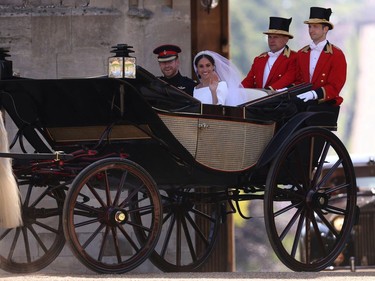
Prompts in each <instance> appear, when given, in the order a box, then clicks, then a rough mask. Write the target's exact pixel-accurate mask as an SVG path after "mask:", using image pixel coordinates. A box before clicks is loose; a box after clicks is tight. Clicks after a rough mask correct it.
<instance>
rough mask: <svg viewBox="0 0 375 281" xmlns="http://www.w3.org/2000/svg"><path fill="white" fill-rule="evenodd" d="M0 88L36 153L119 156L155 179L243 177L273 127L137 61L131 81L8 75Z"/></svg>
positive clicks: (184, 181) (233, 180) (231, 181)
mask: <svg viewBox="0 0 375 281" xmlns="http://www.w3.org/2000/svg"><path fill="white" fill-rule="evenodd" d="M1 88H2V95H1V103H2V106H3V107H4V108H5V109H6V111H7V112H8V114H9V115H10V116H11V118H12V119H13V120H14V122H15V123H16V125H17V126H18V128H19V130H20V134H21V135H23V136H24V137H25V138H26V139H27V140H28V141H29V142H30V143H31V145H32V147H33V148H34V149H35V152H38V153H41V152H52V151H64V152H65V153H71V152H74V151H77V150H79V149H86V150H98V151H100V155H97V157H105V155H112V154H113V153H117V154H118V155H126V157H128V158H129V159H131V160H133V161H134V162H136V163H138V164H140V165H141V166H142V167H144V168H145V169H146V170H147V171H149V173H150V174H151V175H152V177H153V178H154V179H155V180H156V182H157V183H158V184H168V185H171V184H176V185H189V184H194V185H200V186H205V185H209V186H222V187H228V186H231V185H232V186H236V185H238V184H240V183H243V181H244V178H248V177H249V171H250V170H252V168H253V167H255V165H256V164H257V161H258V159H259V158H260V156H261V154H262V153H263V151H264V150H265V148H266V146H267V145H268V143H269V142H270V140H271V139H272V137H273V136H274V134H275V131H276V125H277V123H276V121H275V120H270V119H269V118H264V117H263V118H258V119H257V118H254V114H253V113H251V111H249V110H247V108H246V107H229V106H214V105H205V104H201V103H200V102H199V101H198V100H196V99H194V98H193V97H191V96H189V95H187V94H185V93H184V92H182V91H180V90H178V89H176V88H174V87H173V86H170V85H168V84H166V83H165V82H164V81H162V80H160V79H158V78H156V77H154V76H153V75H152V74H150V73H148V72H147V71H146V70H144V69H143V68H141V67H139V66H138V67H137V78H136V79H111V78H107V77H99V78H88V79H51V80H34V79H18V78H15V79H12V80H7V81H1ZM37 132H39V134H38V133H37ZM289 133H290V132H289ZM40 134H41V135H42V138H41V137H40ZM43 138H44V140H43ZM276 145H277V144H276ZM33 152H34V151H33ZM262 181H263V182H264V179H262Z"/></svg>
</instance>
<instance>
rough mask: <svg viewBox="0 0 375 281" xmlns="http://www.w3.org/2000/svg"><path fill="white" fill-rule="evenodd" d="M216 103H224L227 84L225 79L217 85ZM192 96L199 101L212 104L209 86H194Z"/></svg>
mask: <svg viewBox="0 0 375 281" xmlns="http://www.w3.org/2000/svg"><path fill="white" fill-rule="evenodd" d="M216 94H217V99H218V103H217V104H222V105H224V104H225V100H226V98H227V96H228V86H227V83H226V82H225V81H220V82H219V84H218V85H217V90H216ZM193 97H194V98H196V99H198V100H200V101H201V103H205V104H213V102H212V94H211V91H210V88H209V87H203V88H198V89H197V88H194V92H193Z"/></svg>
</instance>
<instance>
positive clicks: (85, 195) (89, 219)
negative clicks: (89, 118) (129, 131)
mask: <svg viewBox="0 0 375 281" xmlns="http://www.w3.org/2000/svg"><path fill="white" fill-rule="evenodd" d="M132 214H136V216H139V217H141V218H142V219H143V222H144V223H143V224H142V225H140V224H138V222H137V221H134V220H133V219H132V218H133V216H132ZM161 218H162V206H161V201H160V194H159V193H158V190H157V187H156V184H155V182H154V181H153V180H152V178H151V176H150V175H149V174H148V173H147V172H146V171H145V170H144V169H143V168H142V167H140V166H139V165H137V164H135V163H134V162H131V161H129V160H126V159H118V158H107V159H103V160H100V161H97V162H95V163H93V164H91V165H90V166H88V167H86V168H85V169H84V170H82V171H81V172H80V173H79V175H78V176H77V177H76V178H75V180H74V181H73V183H72V186H71V188H70V190H69V192H68V194H67V198H66V201H65V205H64V212H63V224H64V233H65V237H66V240H67V242H68V243H69V246H70V248H71V250H72V252H73V254H74V255H75V256H76V257H77V258H78V259H79V260H80V261H81V262H82V263H83V264H84V265H85V266H86V267H88V268H89V269H91V270H93V271H96V272H99V273H124V272H127V271H130V270H132V269H134V268H136V267H137V266H139V265H140V264H141V263H142V262H143V261H145V260H146V259H147V258H148V257H149V255H150V253H151V252H152V250H153V249H154V246H155V244H156V242H157V240H158V237H159V235H160V230H161ZM138 228H140V229H142V231H144V233H145V239H144V240H143V241H139V240H137V239H136V238H135V237H134V230H137V229H138Z"/></svg>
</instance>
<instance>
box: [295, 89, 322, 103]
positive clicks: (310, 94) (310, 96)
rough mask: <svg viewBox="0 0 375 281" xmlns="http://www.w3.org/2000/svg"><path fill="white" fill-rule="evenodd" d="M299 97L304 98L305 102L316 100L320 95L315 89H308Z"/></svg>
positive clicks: (298, 96)
mask: <svg viewBox="0 0 375 281" xmlns="http://www.w3.org/2000/svg"><path fill="white" fill-rule="evenodd" d="M297 98H299V99H301V100H303V101H304V102H307V101H309V100H316V99H317V98H318V95H317V94H316V92H315V91H308V92H305V93H302V94H299V95H297Z"/></svg>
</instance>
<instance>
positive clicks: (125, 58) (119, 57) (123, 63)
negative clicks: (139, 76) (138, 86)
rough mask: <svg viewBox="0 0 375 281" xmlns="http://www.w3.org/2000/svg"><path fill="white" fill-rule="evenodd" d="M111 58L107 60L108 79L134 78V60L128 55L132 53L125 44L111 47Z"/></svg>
mask: <svg viewBox="0 0 375 281" xmlns="http://www.w3.org/2000/svg"><path fill="white" fill-rule="evenodd" d="M112 48H113V50H112V51H111V53H115V55H114V56H113V57H110V58H108V77H112V78H131V79H135V76H136V63H135V62H136V60H135V58H134V57H131V56H130V55H129V54H130V53H134V51H133V50H131V48H133V47H132V46H129V45H127V44H117V45H116V46H113V47H112Z"/></svg>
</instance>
